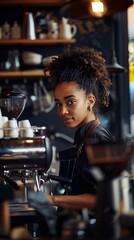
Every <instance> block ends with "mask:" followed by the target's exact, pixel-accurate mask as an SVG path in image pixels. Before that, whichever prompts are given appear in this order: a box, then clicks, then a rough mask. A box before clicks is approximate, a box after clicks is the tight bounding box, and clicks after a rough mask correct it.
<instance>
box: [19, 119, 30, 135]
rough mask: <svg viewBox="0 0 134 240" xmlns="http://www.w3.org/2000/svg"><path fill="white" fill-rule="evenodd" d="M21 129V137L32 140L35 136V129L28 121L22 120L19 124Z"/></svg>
mask: <svg viewBox="0 0 134 240" xmlns="http://www.w3.org/2000/svg"><path fill="white" fill-rule="evenodd" d="M18 125H19V129H20V133H19V134H20V137H21V138H32V137H33V136H34V133H33V128H32V126H31V124H30V121H29V120H28V119H25V120H21V121H19V123H18Z"/></svg>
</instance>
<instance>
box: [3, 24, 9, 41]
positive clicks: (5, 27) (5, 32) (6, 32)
mask: <svg viewBox="0 0 134 240" xmlns="http://www.w3.org/2000/svg"><path fill="white" fill-rule="evenodd" d="M10 36H11V29H10V24H9V23H8V22H7V21H6V22H4V24H3V25H2V38H3V39H9V38H10Z"/></svg>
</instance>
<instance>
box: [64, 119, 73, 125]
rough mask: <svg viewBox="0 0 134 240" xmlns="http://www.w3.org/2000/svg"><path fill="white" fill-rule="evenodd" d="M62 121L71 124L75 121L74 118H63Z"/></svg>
mask: <svg viewBox="0 0 134 240" xmlns="http://www.w3.org/2000/svg"><path fill="white" fill-rule="evenodd" d="M62 121H63V122H64V124H70V123H72V122H73V118H62Z"/></svg>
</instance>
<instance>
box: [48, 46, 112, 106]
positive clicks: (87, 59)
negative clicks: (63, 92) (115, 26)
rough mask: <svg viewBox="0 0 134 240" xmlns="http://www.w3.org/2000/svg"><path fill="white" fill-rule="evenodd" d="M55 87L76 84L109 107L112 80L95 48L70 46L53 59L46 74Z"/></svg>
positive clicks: (99, 102) (100, 54) (99, 53)
mask: <svg viewBox="0 0 134 240" xmlns="http://www.w3.org/2000/svg"><path fill="white" fill-rule="evenodd" d="M46 71H47V72H49V81H50V83H51V84H52V85H53V87H55V86H56V85H57V84H59V83H62V82H76V84H77V85H78V86H79V88H80V89H83V90H84V91H85V93H86V95H87V94H89V93H93V94H94V96H95V97H96V100H97V101H96V102H98V104H102V105H103V106H106V107H107V106H108V105H109V90H110V86H111V80H110V79H109V77H108V72H107V69H106V65H105V59H104V58H103V57H102V53H101V52H100V51H98V50H96V49H94V48H88V47H84V48H81V47H75V48H73V49H71V48H70V46H68V47H67V48H66V49H65V50H64V51H63V53H61V54H60V55H59V56H58V57H57V58H56V57H55V58H53V60H52V62H51V63H50V64H49V66H48V67H47V69H45V72H46Z"/></svg>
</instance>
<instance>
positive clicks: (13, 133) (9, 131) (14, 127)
mask: <svg viewBox="0 0 134 240" xmlns="http://www.w3.org/2000/svg"><path fill="white" fill-rule="evenodd" d="M3 129H4V136H5V137H9V138H18V137H19V128H18V123H17V120H16V119H11V120H8V121H6V122H5V123H4V125H3Z"/></svg>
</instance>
